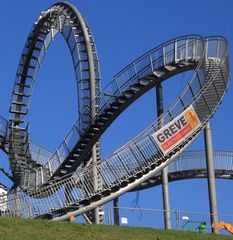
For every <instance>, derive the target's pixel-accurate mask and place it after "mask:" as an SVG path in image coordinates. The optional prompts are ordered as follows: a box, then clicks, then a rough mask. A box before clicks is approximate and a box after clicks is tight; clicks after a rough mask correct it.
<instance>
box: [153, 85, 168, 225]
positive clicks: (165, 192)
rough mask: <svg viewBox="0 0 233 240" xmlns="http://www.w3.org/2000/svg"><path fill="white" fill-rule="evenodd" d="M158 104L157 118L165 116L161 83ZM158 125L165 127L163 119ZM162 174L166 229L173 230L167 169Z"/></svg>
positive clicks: (157, 90)
mask: <svg viewBox="0 0 233 240" xmlns="http://www.w3.org/2000/svg"><path fill="white" fill-rule="evenodd" d="M156 102H157V116H158V118H159V117H160V116H161V115H162V114H163V91H162V85H161V83H159V84H158V85H157V87H156ZM158 124H159V128H161V127H162V126H163V119H162V118H161V119H160V120H159V122H158ZM161 174H162V191H163V209H164V227H165V229H171V215H170V201H169V189H168V171H167V167H165V168H163V169H162V171H161Z"/></svg>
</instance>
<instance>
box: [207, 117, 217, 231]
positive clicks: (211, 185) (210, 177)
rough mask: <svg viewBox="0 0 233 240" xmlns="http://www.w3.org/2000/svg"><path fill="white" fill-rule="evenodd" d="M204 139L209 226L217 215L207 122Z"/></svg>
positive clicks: (211, 148)
mask: <svg viewBox="0 0 233 240" xmlns="http://www.w3.org/2000/svg"><path fill="white" fill-rule="evenodd" d="M204 138H205V152H206V167H207V177H208V190H209V205H210V214H211V225H212V224H213V223H215V224H217V223H218V215H217V198H216V187H215V170H214V158H213V146H212V134H211V127H210V123H209V122H208V123H207V125H206V127H205V129H204ZM212 232H213V233H218V229H217V228H212Z"/></svg>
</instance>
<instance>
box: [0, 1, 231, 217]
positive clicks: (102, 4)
mask: <svg viewBox="0 0 233 240" xmlns="http://www.w3.org/2000/svg"><path fill="white" fill-rule="evenodd" d="M70 2H71V3H73V4H74V5H76V6H77V8H78V9H79V10H80V12H81V13H82V14H83V16H84V17H85V18H86V20H87V22H88V23H89V25H90V27H91V30H92V33H93V35H94V38H95V41H96V45H97V50H98V54H99V58H100V68H101V76H102V87H104V86H105V85H106V84H107V83H108V82H110V81H111V80H112V77H113V75H115V74H116V73H117V72H119V71H120V70H121V69H122V68H123V67H124V66H125V65H127V64H128V63H130V62H131V61H133V60H134V59H135V58H137V57H139V56H140V55H142V54H143V53H144V52H145V51H148V50H149V49H151V48H153V47H155V46H157V45H159V44H160V43H163V42H164V41H167V40H169V39H171V38H174V37H177V36H181V35H186V34H191V33H195V34H200V35H203V36H209V35H223V36H225V37H226V38H227V39H228V41H229V45H230V49H232V47H233V46H232V44H233V34H232V33H233V31H232V26H233V15H232V8H233V3H232V1H231V0H225V1H218V0H205V1H200V0H197V1H185V0H177V1H173V0H167V1H154V0H146V1H143V0H134V1H133V0H124V1H123V0H111V1H109V0H101V1H90V0H89V1H84V0H80V1H78V0H76V1H74V0H72V1H70ZM54 3H55V1H50V0H47V1H38V0H37V1H30V0H24V1H3V2H2V3H1V9H2V10H1V15H0V22H1V40H0V53H1V59H2V60H1V81H0V89H1V95H0V101H1V109H0V114H2V115H3V116H5V117H6V118H8V117H9V116H10V115H9V112H8V110H9V103H10V97H11V91H12V88H13V83H14V79H15V73H16V70H17V66H18V62H19V58H20V55H21V51H22V49H23V46H24V43H25V41H26V38H27V35H28V33H29V31H30V29H31V27H32V25H33V23H34V21H35V20H36V18H37V16H38V15H39V14H40V12H41V11H43V10H45V9H47V8H48V7H49V6H50V5H52V4H54ZM230 55H231V56H232V55H233V54H232V52H231V53H230ZM187 76H188V74H187V73H185V74H180V75H178V76H176V77H174V78H172V79H169V81H166V82H165V83H164V86H163V89H164V101H165V106H168V105H169V104H170V103H172V101H173V99H174V98H175V97H176V95H177V94H178V93H179V91H180V90H181V89H182V87H183V86H184V83H185V80H186V81H187V80H188V79H186V77H187ZM232 100H233V90H232V83H230V85H229V91H228V93H227V95H226V96H225V97H224V100H223V103H222V105H221V106H220V108H219V109H218V111H217V112H216V114H215V116H214V118H213V119H212V120H211V125H212V130H213V145H214V149H222V150H233V143H232V135H233V128H232V121H233V112H232V111H233V110H232V107H231V103H232ZM76 116H77V104H76V88H75V80H74V73H73V69H72V64H71V58H70V56H69V52H68V48H67V46H66V44H65V42H64V40H63V39H62V38H61V37H60V36H59V37H58V38H57V39H56V40H55V41H54V43H53V44H52V46H51V48H50V49H49V52H48V54H47V55H46V57H45V59H44V62H43V65H42V68H41V70H40V72H39V74H38V77H37V83H36V86H35V89H34V93H33V97H32V101H31V106H30V113H29V117H28V119H29V120H30V122H31V123H30V132H31V138H32V139H34V140H35V141H37V142H38V143H40V144H42V145H43V146H47V147H48V148H49V149H55V148H56V147H57V146H58V144H59V143H60V142H61V141H62V139H63V137H64V136H65V135H66V133H67V132H68V131H69V129H70V128H71V126H72V125H73V123H74V122H75V119H76ZM155 118H156V102H155V90H154V89H152V90H151V91H150V92H149V93H147V94H146V95H144V96H143V97H142V98H141V99H139V100H138V101H137V102H135V103H134V104H133V105H132V106H130V107H129V109H127V110H126V111H125V112H124V113H123V114H122V115H121V116H120V117H119V118H118V119H117V120H116V122H114V123H113V124H112V126H111V127H110V128H109V129H108V130H107V131H106V132H105V133H104V135H103V137H102V150H103V155H108V154H110V153H111V152H112V151H114V150H116V149H117V148H118V147H120V146H121V145H122V144H124V143H126V142H127V141H128V140H130V139H131V138H132V137H134V136H135V135H136V134H137V133H139V132H140V131H142V130H143V129H144V128H145V127H146V126H148V125H149V124H150V123H151V122H152V121H153V120H154V119H155ZM190 149H204V143H203V135H202V134H201V135H200V137H199V138H198V139H197V141H196V142H195V143H194V144H193V145H192V146H191V147H190ZM0 165H3V166H5V167H7V166H8V163H7V157H6V156H5V155H3V154H1V163H0ZM2 179H3V180H2V181H3V182H4V181H5V182H6V181H7V180H6V179H5V178H4V177H2ZM7 183H8V182H7ZM231 190H232V182H231V181H228V180H225V181H223V180H217V197H218V209H219V212H220V213H225V214H226V213H228V214H233V207H232V204H231V203H232V200H233V197H232V194H230V193H231ZM207 194H208V192H207V180H206V179H203V180H186V181H179V182H174V183H171V184H170V199H171V209H174V210H176V209H179V210H193V211H202V212H208V210H209V207H208V198H207ZM134 199H135V193H129V194H126V195H125V196H123V197H121V198H120V205H121V206H131V205H132V201H133V200H134ZM139 205H140V207H150V208H162V194H161V188H160V187H155V188H152V189H149V190H146V191H142V192H140V200H139Z"/></svg>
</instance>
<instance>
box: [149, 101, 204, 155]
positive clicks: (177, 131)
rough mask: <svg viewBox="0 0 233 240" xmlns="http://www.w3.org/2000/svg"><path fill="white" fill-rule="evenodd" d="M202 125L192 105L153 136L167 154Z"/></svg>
mask: <svg viewBox="0 0 233 240" xmlns="http://www.w3.org/2000/svg"><path fill="white" fill-rule="evenodd" d="M200 126H201V122H200V120H199V119H198V116H197V114H196V112H195V110H194V109H193V107H192V106H190V107H188V108H187V109H186V110H185V111H184V112H182V113H181V114H180V115H179V116H177V117H176V118H175V119H173V120H172V121H171V122H170V123H168V124H167V125H165V126H164V127H162V128H161V129H160V130H159V131H157V132H156V133H154V134H153V135H152V137H153V138H154V140H155V142H156V143H157V145H158V146H159V148H160V149H161V151H162V152H163V154H164V155H165V154H166V153H168V152H169V151H171V150H172V149H173V148H174V147H176V146H177V145H179V144H180V143H181V142H182V141H183V140H184V139H185V138H187V137H188V136H190V135H191V134H192V133H193V132H194V131H195V130H196V129H197V128H198V127H200Z"/></svg>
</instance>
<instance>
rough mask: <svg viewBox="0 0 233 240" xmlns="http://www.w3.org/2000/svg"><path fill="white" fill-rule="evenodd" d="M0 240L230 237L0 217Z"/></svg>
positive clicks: (195, 239)
mask: <svg viewBox="0 0 233 240" xmlns="http://www.w3.org/2000/svg"><path fill="white" fill-rule="evenodd" d="M0 239H1V240H29V239H30V240H37V239H38V240H39V239H40V240H41V239H45V240H51V239H56V240H73V239H75V240H102V239H103V240H218V239H219V240H227V239H229V240H233V237H229V236H223V235H219V236H217V235H212V234H197V233H190V232H182V231H171V230H157V229H149V228H129V227H127V228H125V227H114V226H100V225H85V224H77V223H69V222H50V221H45V220H25V219H16V218H0Z"/></svg>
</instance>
